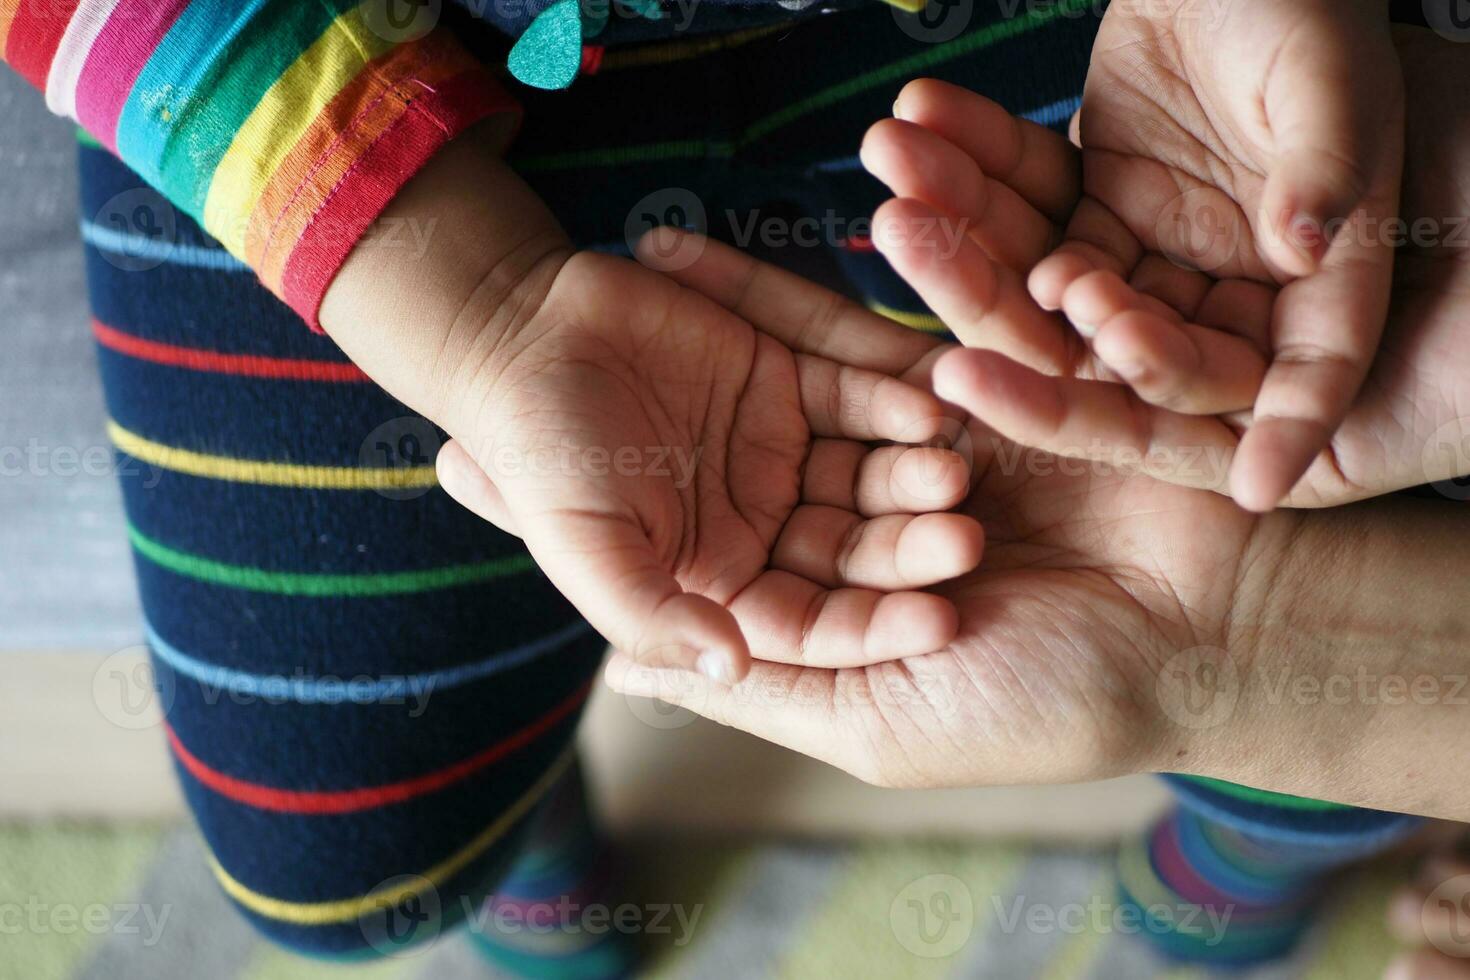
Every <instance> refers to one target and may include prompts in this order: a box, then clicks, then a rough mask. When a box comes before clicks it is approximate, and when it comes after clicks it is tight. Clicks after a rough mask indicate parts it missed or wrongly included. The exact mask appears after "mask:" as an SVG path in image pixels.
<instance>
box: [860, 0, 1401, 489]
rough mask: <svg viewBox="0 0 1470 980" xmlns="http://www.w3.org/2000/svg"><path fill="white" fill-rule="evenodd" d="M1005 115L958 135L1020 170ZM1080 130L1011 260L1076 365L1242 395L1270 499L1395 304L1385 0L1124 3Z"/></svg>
mask: <svg viewBox="0 0 1470 980" xmlns="http://www.w3.org/2000/svg"><path fill="white" fill-rule="evenodd" d="M922 91H923V90H922V89H921V90H920V92H922ZM931 91H932V90H931ZM899 105H900V107H901V108H900V111H903V110H902V107H904V106H907V107H908V111H907V112H905V115H911V116H912V117H914V118H916V121H922V122H925V124H926V126H927V127H928V128H930V129H931V130H933V131H935V132H943V134H944V135H948V136H951V137H952V138H954V137H956V134H954V133H953V132H952V131H943V130H934V127H933V126H929V125H928V123H929V121H930V120H929V118H928V117H925V119H922V120H919V119H918V118H917V117H918V115H920V114H924V113H931V114H932V113H935V112H942V110H939V109H935V108H934V107H933V106H929V105H927V104H926V100H925V99H924V98H923V97H921V95H920V94H919V93H914V92H910V93H908V95H907V97H906V98H904V99H901V100H900V103H899ZM1014 127H1015V124H1012V123H1005V124H1004V127H1003V128H1000V129H994V128H992V129H989V130H981V131H978V132H971V133H969V134H967V135H966V136H964V137H963V138H964V139H965V140H967V141H968V142H969V143H981V144H986V145H987V146H988V148H987V149H985V150H984V151H983V152H984V153H987V154H988V155H989V156H990V157H991V158H993V159H994V160H995V163H996V164H997V165H1001V166H1006V167H1009V168H1011V169H1008V170H1002V171H1000V172H992V171H991V170H990V168H989V167H988V166H985V165H984V164H983V163H982V169H983V170H984V171H985V173H986V174H987V175H988V176H993V177H999V178H1001V179H1005V177H1006V176H1007V174H1009V173H1013V172H1015V170H1014V168H1015V166H1016V164H1017V160H1018V159H1019V158H1012V159H1009V160H1007V159H1004V158H1000V157H998V154H999V153H1000V150H999V149H998V148H997V147H998V146H1001V147H1003V146H1005V145H1007V143H1008V142H1014V138H1013V137H1012V136H1011V135H1010V130H1011V129H1013V128H1014ZM1021 131H1022V132H1023V133H1025V134H1030V135H1027V136H1026V144H1025V145H1027V146H1030V147H1033V148H1041V147H1050V149H1048V150H1046V151H1045V152H1042V153H1041V156H1040V157H1039V159H1041V160H1043V161H1051V162H1046V163H1042V164H1034V165H1033V166H1035V167H1036V170H1035V176H1034V177H1032V178H1027V180H1029V181H1031V182H1032V183H1034V184H1037V185H1040V186H1046V187H1050V188H1051V189H1052V190H1051V192H1052V193H1053V194H1055V195H1064V194H1065V193H1067V192H1070V193H1072V194H1075V193H1076V192H1077V188H1078V187H1079V178H1078V177H1076V176H1070V175H1062V176H1059V175H1058V174H1057V167H1058V166H1059V164H1057V163H1056V162H1055V161H1056V160H1058V159H1060V158H1062V157H1063V156H1064V154H1063V153H1062V152H1061V150H1060V149H1059V148H1058V147H1056V146H1055V145H1054V144H1055V143H1056V142H1059V141H1055V140H1054V138H1050V139H1049V138H1047V137H1041V136H1037V135H1035V133H1037V132H1039V130H1034V129H1032V128H1030V127H1024V126H1023V127H1022V128H1021ZM997 134H999V135H997ZM1074 139H1077V140H1079V141H1080V144H1081V146H1082V154H1081V174H1082V176H1081V178H1080V190H1081V197H1080V199H1076V198H1074V200H1075V203H1076V206H1075V209H1074V210H1072V211H1071V212H1070V213H1069V214H1067V215H1065V216H1062V215H1058V214H1057V213H1056V212H1055V211H1054V210H1053V211H1052V212H1050V213H1049V216H1051V217H1053V218H1059V217H1060V218H1063V219H1064V220H1065V222H1066V223H1065V227H1064V228H1063V229H1062V230H1061V231H1060V234H1059V235H1057V237H1056V238H1055V239H1054V240H1052V241H1051V242H1049V243H1047V244H1046V247H1047V248H1048V250H1049V251H1050V254H1049V255H1048V256H1047V257H1046V258H1045V259H1044V260H1041V261H1039V262H1036V263H1035V265H1034V268H1020V267H1018V268H1017V271H1018V272H1021V273H1022V274H1023V275H1026V276H1028V277H1029V283H1028V286H1029V292H1030V293H1031V295H1032V296H1033V297H1034V298H1035V299H1036V301H1037V302H1038V303H1039V305H1040V306H1041V307H1042V308H1043V309H1044V310H1061V311H1062V312H1064V313H1065V314H1066V316H1067V318H1068V320H1070V321H1071V323H1072V325H1073V327H1074V328H1075V330H1076V332H1077V334H1078V341H1079V344H1080V345H1083V346H1085V349H1083V350H1080V351H1079V350H1077V346H1078V345H1072V344H1071V343H1070V342H1069V345H1068V346H1067V347H1065V348H1064V350H1065V352H1066V354H1067V357H1069V358H1074V359H1075V358H1076V357H1079V356H1082V355H1091V356H1088V357H1086V358H1085V360H1086V361H1087V362H1089V363H1088V364H1085V365H1075V366H1076V367H1078V368H1079V369H1080V370H1081V372H1082V373H1083V374H1084V375H1086V374H1087V373H1088V372H1089V370H1091V369H1092V368H1094V367H1095V374H1096V376H1099V377H1104V378H1108V379H1112V380H1119V379H1121V380H1122V381H1124V382H1126V383H1127V384H1128V385H1129V386H1131V388H1132V389H1133V390H1134V391H1135V392H1136V393H1137V394H1138V395H1139V397H1140V398H1142V399H1143V400H1144V401H1145V402H1147V403H1148V404H1150V405H1155V406H1162V407H1166V408H1169V409H1172V410H1174V411H1176V412H1182V413H1204V414H1215V413H1228V412H1236V411H1245V410H1250V411H1251V412H1252V413H1253V418H1252V420H1251V425H1250V428H1249V430H1248V431H1246V432H1244V434H1243V436H1242V437H1241V439H1240V444H1239V446H1238V448H1236V449H1235V450H1234V452H1233V462H1232V463H1231V464H1230V476H1229V488H1230V491H1231V492H1232V494H1233V495H1234V496H1235V498H1236V500H1237V501H1238V502H1240V503H1241V504H1242V505H1244V506H1246V507H1248V508H1251V509H1255V510H1269V509H1270V508H1272V507H1274V506H1275V505H1276V504H1277V503H1279V502H1280V501H1281V500H1282V499H1283V498H1284V497H1285V496H1286V494H1287V493H1288V492H1289V491H1290V490H1291V488H1292V487H1293V486H1294V485H1295V484H1296V483H1297V481H1298V479H1299V478H1300V477H1301V476H1302V474H1303V473H1304V472H1305V471H1306V470H1307V468H1308V466H1309V465H1310V464H1311V463H1312V461H1313V460H1314V459H1315V458H1316V457H1317V456H1318V454H1319V452H1321V451H1322V450H1323V448H1324V447H1326V446H1327V445H1328V444H1329V441H1330V440H1331V439H1332V437H1333V435H1334V433H1336V432H1337V431H1338V427H1339V426H1340V424H1341V422H1342V420H1343V418H1344V416H1345V415H1346V413H1347V411H1348V408H1349V406H1350V405H1351V404H1352V402H1353V399H1354V397H1355V396H1356V394H1357V392H1358V390H1359V388H1360V386H1361V385H1362V382H1363V379H1364V377H1365V375H1366V374H1367V371H1368V368H1369V366H1370V365H1371V363H1372V360H1373V356H1374V354H1375V352H1376V348H1377V346H1378V342H1379V339H1380V335H1381V332H1382V329H1383V325H1384V321H1385V319H1386V316H1387V311H1388V295H1389V289H1390V282H1391V276H1392V262H1393V254H1394V253H1393V247H1392V243H1391V241H1389V240H1388V238H1389V236H1385V235H1384V234H1383V232H1384V229H1385V222H1386V221H1387V220H1388V219H1391V218H1393V217H1394V216H1395V215H1396V214H1397V211H1398V187H1399V181H1400V176H1401V172H1402V164H1403V97H1402V79H1401V73H1400V70H1399V66H1398V59H1397V56H1396V54H1395V51H1394V48H1393V44H1392V36H1391V32H1390V30H1389V25H1388V20H1387V14H1386V11H1385V10H1384V9H1383V4H1381V3H1378V2H1369V0H1352V2H1349V3H1328V2H1324V0H1304V2H1301V3H1292V4H1280V3H1274V2H1271V0H1241V2H1235V3H1231V4H1227V5H1222V4H1218V3H1209V2H1206V0H1166V2H1154V3H1149V4H1141V5H1140V4H1131V3H1121V4H1114V5H1113V6H1112V7H1111V8H1110V9H1109V12H1108V14H1107V16H1106V18H1105V19H1104V23H1103V26H1102V29H1101V32H1100V33H1099V37H1098V41H1097V45H1096V47H1095V49H1094V54H1093V64H1092V68H1091V71H1090V73H1089V77H1088V83H1087V91H1086V95H1085V97H1084V101H1083V108H1082V111H1081V113H1080V119H1079V121H1077V122H1076V123H1074ZM966 148H967V149H969V148H970V147H969V146H968V145H967V146H966ZM976 159H977V160H983V158H982V157H976ZM1046 168H1050V169H1049V170H1048V169H1046ZM880 176H883V177H885V179H887V178H888V177H891V176H896V175H894V174H892V173H885V174H880ZM899 193H901V194H902V193H906V192H905V191H902V190H900V191H899ZM915 196H920V197H921V198H922V197H923V196H922V195H915ZM1004 197H1005V195H1003V194H1002V195H998V197H997V199H1003V198H1004ZM927 200H930V203H939V202H935V201H934V200H933V199H932V198H927ZM1039 203H1046V202H1044V201H1042V202H1039ZM941 207H943V204H942V203H941ZM1033 211H1034V212H1035V213H1039V214H1043V215H1046V214H1048V212H1047V210H1046V209H1045V208H1036V209H1033ZM989 218H990V220H1001V219H1000V218H999V217H997V216H994V215H992V216H989ZM1029 225H1030V226H1031V227H1032V228H1033V232H1032V234H1033V236H1034V234H1036V230H1035V229H1036V226H1035V224H1034V222H1030V223H1029ZM1017 227H1020V226H1017ZM1053 230H1055V229H1053ZM1016 234H1017V233H1016V232H1015V231H1012V232H1010V233H1008V234H1007V236H1006V237H1008V238H1013V239H1014V240H1015V241H1016V242H1017V243H1018V244H1020V245H1024V246H1025V247H1026V248H1028V249H1030V250H1031V251H1030V253H1029V254H1030V255H1035V238H1034V237H1032V238H1026V237H1019V238H1016V237H1014V236H1015V235H1016ZM992 254H996V257H997V258H998V259H1000V258H1002V256H1003V254H1004V253H992ZM1034 343H1035V342H1034V341H1033V344H1034ZM1053 353H1055V352H1053ZM1021 359H1022V360H1023V362H1026V363H1031V364H1032V366H1036V367H1039V368H1041V369H1043V370H1045V369H1046V368H1045V366H1043V365H1038V364H1036V363H1035V361H1034V360H1032V361H1027V359H1026V358H1025V357H1023V358H1021ZM1185 427H1186V428H1188V426H1187V425H1186V426H1185Z"/></svg>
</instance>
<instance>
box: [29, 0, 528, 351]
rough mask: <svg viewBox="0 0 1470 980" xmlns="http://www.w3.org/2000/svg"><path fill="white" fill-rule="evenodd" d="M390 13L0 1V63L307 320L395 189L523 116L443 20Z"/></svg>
mask: <svg viewBox="0 0 1470 980" xmlns="http://www.w3.org/2000/svg"><path fill="white" fill-rule="evenodd" d="M386 9H387V7H386V6H385V5H384V4H383V3H381V2H373V0H366V2H364V0H314V2H303V0H0V56H3V60H4V61H6V62H7V63H9V64H10V66H11V67H12V68H14V69H15V70H16V71H17V72H19V73H20V74H21V75H22V76H23V77H25V78H26V79H27V80H29V81H30V82H31V84H33V85H35V86H36V87H37V88H38V89H41V90H42V91H44V92H45V93H46V101H47V105H48V106H49V107H50V108H51V109H52V111H54V112H56V113H58V114H61V115H66V116H69V117H71V118H73V119H75V120H76V121H77V122H78V123H79V124H80V125H81V126H82V127H83V128H84V129H85V130H86V131H87V132H89V133H90V134H92V136H94V137H95V138H96V139H97V140H99V141H100V142H101V143H102V144H103V145H104V146H106V147H108V148H109V149H111V150H113V151H114V152H115V153H117V155H118V156H119V157H121V159H122V160H123V161H124V162H125V163H127V164H128V165H129V166H130V167H131V168H132V169H133V170H134V171H136V172H137V173H139V174H140V175H141V176H142V177H143V178H144V179H145V180H147V181H148V182H149V183H150V184H151V185H153V186H154V187H155V188H157V189H158V190H159V191H160V192H161V193H162V194H163V195H164V196H165V197H167V198H168V199H169V200H170V201H172V202H173V203H174V204H175V205H176V206H177V207H179V208H180V209H181V210H183V211H184V212H186V213H187V214H189V215H190V216H191V217H193V218H194V219H195V220H197V221H198V222H199V223H200V224H201V225H203V226H204V228H205V229H206V230H207V231H208V232H209V233H210V234H211V235H213V236H214V237H215V238H217V239H219V240H220V241H221V242H222V243H223V244H224V246H225V247H226V248H227V249H229V251H230V252H231V253H232V254H233V255H235V257H237V258H238V259H240V260H241V261H242V262H244V263H246V264H247V265H249V266H250V267H251V268H252V269H254V270H255V271H256V273H257V274H258V275H259V276H260V278H261V281H262V282H263V283H264V284H265V285H266V286H267V287H268V288H269V289H270V290H271V291H272V292H274V293H275V294H276V295H277V296H279V297H280V298H281V299H283V300H284V301H285V302H286V303H288V304H289V305H290V306H291V307H292V308H293V309H295V310H296V311H297V312H298V313H299V314H300V315H301V316H302V317H303V318H305V319H306V320H307V322H309V323H311V324H312V325H313V326H316V314H317V309H318V307H319V306H320V303H321V298H322V296H323V294H324V293H325V292H326V290H327V287H328V286H329V285H330V283H331V281H332V278H333V277H334V276H335V274H336V272H337V271H338V269H340V268H341V266H342V264H343V263H344V262H345V261H346V259H347V255H348V253H349V252H350V251H351V249H352V247H353V245H355V244H356V242H357V241H358V240H359V239H360V238H361V237H362V235H363V234H364V233H365V232H366V231H367V230H368V228H369V226H370V225H371V224H372V222H373V221H374V220H375V219H376V218H377V217H378V215H379V214H380V213H381V212H382V210H383V208H384V207H385V206H386V205H387V203H388V201H389V200H391V199H392V198H393V196H394V195H395V194H396V193H397V192H398V191H399V190H400V189H401V188H402V187H403V185H404V184H405V183H406V182H407V181H408V179H409V178H410V177H412V176H413V174H414V173H416V172H417V171H418V170H419V169H420V168H421V167H422V166H423V164H424V163H425V162H427V161H428V160H429V159H430V158H432V156H433V155H434V154H435V153H436V152H437V151H438V150H439V148H440V147H442V146H443V145H444V144H445V143H446V142H448V141H449V140H450V139H452V138H454V137H455V136H456V135H458V134H459V133H460V132H462V131H463V130H464V129H466V128H467V127H469V126H470V125H472V124H473V123H475V122H478V121H480V120H482V119H485V118H488V117H490V116H492V115H495V114H500V113H516V112H518V109H517V106H516V104H515V102H514V100H513V99H512V98H511V97H510V96H509V94H508V93H507V92H506V90H505V89H504V87H503V86H502V85H501V84H500V83H499V82H498V81H497V79H496V78H495V77H494V75H493V74H492V73H491V72H490V71H489V70H488V69H487V68H485V67H484V66H483V65H481V64H480V63H479V62H478V61H476V60H475V59H474V58H473V57H471V56H470V55H469V54H468V53H467V52H466V51H465V50H463V49H462V48H461V47H460V45H459V44H458V43H457V42H456V41H455V40H454V39H453V38H452V37H450V36H449V35H448V34H447V33H446V32H445V31H444V29H443V28H439V27H434V28H432V29H428V30H417V29H415V27H416V25H414V24H412V23H409V24H407V25H402V24H397V23H395V22H392V21H390V20H389V19H388V18H387V17H386V16H385V13H384V12H385V11H386ZM426 26H427V25H426Z"/></svg>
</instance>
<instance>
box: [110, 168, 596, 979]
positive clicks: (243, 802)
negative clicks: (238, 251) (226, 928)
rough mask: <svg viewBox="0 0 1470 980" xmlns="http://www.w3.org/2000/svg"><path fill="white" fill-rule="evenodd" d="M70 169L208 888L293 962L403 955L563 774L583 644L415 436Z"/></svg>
mask: <svg viewBox="0 0 1470 980" xmlns="http://www.w3.org/2000/svg"><path fill="white" fill-rule="evenodd" d="M81 154H82V161H81V163H82V174H83V187H82V201H83V214H84V231H85V238H86V239H87V242H88V248H87V265H88V278H89V288H90V291H91V301H92V306H93V310H94V314H95V317H96V323H95V326H94V330H95V332H96V335H97V339H98V357H99V361H100V366H101V371H102V377H103V381H104V388H105V392H106V402H107V411H108V414H109V417H110V427H111V431H112V434H113V437H114V439H115V440H116V442H117V444H118V447H119V456H120V458H119V469H120V472H121V474H122V477H121V482H122V488H123V494H124V500H125V505H126V512H127V517H128V521H129V534H130V535H131V537H132V541H133V544H134V548H135V555H136V566H137V573H138V579H139V584H140V589H141V593H142V600H143V607H144V611H145V614H146V616H147V635H148V640H149V644H150V647H151V649H152V651H153V654H154V663H155V673H156V679H157V683H158V686H159V693H160V699H161V701H162V703H163V704H164V706H165V707H166V709H167V710H166V716H165V717H166V735H167V739H168V743H169V745H170V747H171V749H172V751H173V755H174V758H175V760H176V762H177V768H178V773H179V778H180V780H181V782H182V785H183V789H184V793H185V796H186V797H187V800H188V803H189V805H190V807H191V808H192V810H193V813H194V816H195V818H196V820H197V822H198V825H199V828H200V830H201V831H202V834H203V837H204V840H205V842H206V843H207V845H208V850H209V853H210V862H211V865H212V869H213V871H214V874H215V876H216V877H217V878H218V880H219V882H220V884H221V885H222V887H223V888H224V889H225V891H226V892H227V893H228V894H229V896H230V897H231V898H232V899H233V900H234V901H235V902H236V903H237V904H238V905H239V907H240V908H241V909H242V910H243V912H244V913H245V915H246V916H248V917H249V918H250V919H251V920H253V921H254V922H255V923H256V924H257V925H258V926H259V927H260V929H261V930H263V931H264V932H265V933H266V934H267V935H268V936H270V937H271V938H273V939H275V940H277V941H279V942H281V943H283V944H286V945H288V946H291V947H294V948H296V949H299V950H303V951H307V952H311V953H316V954H323V955H349V954H356V953H372V952H373V951H374V950H377V951H379V952H384V951H390V950H392V949H396V948H398V946H400V945H402V944H404V943H407V942H410V941H412V940H414V939H423V938H425V937H427V936H429V935H432V934H434V933H435V932H436V931H438V930H439V929H441V928H443V927H444V926H445V925H446V924H448V923H450V922H452V921H453V920H454V919H456V918H459V917H462V916H464V915H468V914H475V912H476V910H477V904H476V899H477V897H478V896H479V894H480V893H482V892H483V891H485V890H486V889H487V888H488V887H489V886H491V885H493V884H494V882H495V881H496V879H497V877H498V876H499V875H500V874H501V873H502V870H503V869H504V868H506V867H507V866H508V865H509V864H510V862H511V860H512V859H513V857H514V855H515V853H516V849H517V847H518V841H519V839H520V838H521V836H522V835H523V833H524V831H525V829H526V828H527V826H528V824H529V823H530V822H531V821H533V820H534V819H535V818H536V814H537V810H538V805H539V804H540V802H541V801H542V799H543V798H544V797H546V796H547V794H548V793H549V792H550V791H551V790H552V789H553V788H554V787H555V786H556V784H557V781H558V779H559V778H561V774H562V773H564V772H566V771H567V770H568V768H569V767H570V766H571V764H572V762H573V759H572V755H571V751H572V749H571V745H572V736H573V731H574V728H575V725H576V723H577V719H578V716H579V713H580V709H581V706H582V703H583V701H584V699H585V697H586V695H587V692H588V690H589V685H590V683H591V680H592V677H593V675H594V673H595V671H596V668H597V665H598V663H599V660H600V657H601V653H602V648H603V644H602V641H601V639H600V638H599V637H597V636H596V635H595V634H594V633H592V632H591V630H590V629H589V628H588V627H586V626H585V624H583V623H582V622H581V620H580V619H579V618H578V617H577V615H576V614H575V612H574V610H573V609H572V608H570V606H569V605H568V604H567V603H566V602H565V600H563V599H562V598H561V597H560V596H559V594H558V593H557V592H556V591H555V590H554V589H553V588H552V587H551V586H550V584H549V583H548V582H547V581H546V580H545V578H544V577H542V576H541V575H540V574H539V572H538V571H537V570H536V568H535V567H534V565H533V564H532V562H531V561H530V560H529V558H528V556H527V555H526V553H525V551H524V550H523V548H522V546H521V544H520V542H519V541H518V540H516V539H513V538H511V537H509V536H507V535H504V534H501V533H500V532H498V531H497V530H496V529H494V528H493V527H491V526H489V525H487V524H485V523H484V522H482V521H480V520H478V519H476V518H474V517H472V516H471V515H470V514H468V513H467V512H465V511H463V510H462V509H460V508H459V507H458V506H457V505H456V504H454V503H453V502H452V501H450V500H449V499H448V498H447V497H446V495H445V494H444V493H443V492H442V491H440V490H439V489H438V488H437V487H436V486H435V485H434V479H433V455H434V450H435V448H436V445H437V443H438V441H439V439H440V434H439V433H438V432H437V431H436V430H435V429H434V428H433V427H432V426H431V425H428V424H427V423H426V422H425V421H424V420H423V419H421V418H419V417H417V416H415V415H414V414H413V413H411V412H409V411H408V410H406V409H405V408H404V407H403V406H402V405H400V404H398V403H397V402H395V401H394V400H393V399H391V398H389V397H388V396H387V395H386V394H385V393H384V392H382V391H381V390H380V389H378V388H377V387H376V386H375V385H373V384H372V383H370V382H368V381H367V380H366V378H364V377H363V376H362V375H361V373H360V372H358V371H357V370H356V369H355V368H354V367H352V366H351V365H350V364H349V363H347V361H346V359H345V358H344V357H343V355H342V354H341V353H340V352H339V351H338V350H337V349H336V348H335V347H334V345H333V344H332V343H331V342H330V341H329V340H328V339H327V338H325V337H321V336H316V335H313V334H311V333H310V332H309V331H308V330H307V329H306V328H305V327H304V326H303V325H302V324H301V323H300V321H299V320H298V319H297V318H296V317H295V316H294V315H293V314H292V313H290V311H288V310H287V309H286V308H285V307H284V306H283V305H281V304H280V303H278V302H277V301H276V300H275V299H274V298H272V297H271V296H270V295H268V294H267V293H266V292H265V290H263V289H262V288H261V287H260V286H259V285H258V284H257V283H256V282H255V281H254V278H253V277H252V276H251V275H250V274H249V273H248V272H247V271H245V270H243V269H242V268H240V267H239V266H238V265H236V264H235V263H234V262H233V261H232V260H230V259H229V258H228V256H227V255H226V254H225V253H224V252H222V251H220V250H219V249H218V248H217V247H216V246H215V245H214V243H213V242H211V241H209V240H208V239H206V238H205V237H204V236H203V235H202V233H201V232H200V231H199V230H198V228H197V227H195V226H194V225H193V224H192V223H190V222H189V221H188V220H187V219H186V218H184V217H183V216H180V215H178V214H177V213H175V212H174V211H173V210H172V209H170V208H169V207H168V205H167V204H166V203H164V202H163V201H162V200H161V199H160V198H158V197H157V195H155V194H152V193H151V192H149V191H147V190H145V189H143V188H142V185H141V181H140V180H139V179H138V178H137V177H136V176H135V175H133V174H132V173H131V172H129V171H128V170H127V169H126V168H124V167H123V166H122V165H121V164H119V163H118V162H117V161H115V160H114V159H113V158H112V157H111V156H110V155H108V154H106V153H105V152H103V151H101V150H98V149H96V148H92V147H84V148H83V149H82V151H81Z"/></svg>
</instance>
